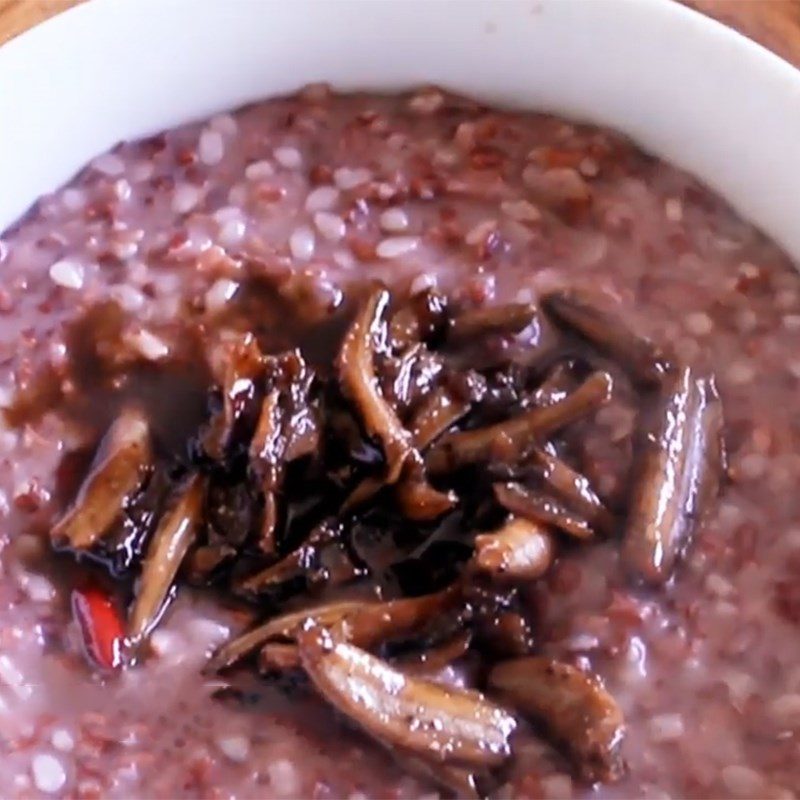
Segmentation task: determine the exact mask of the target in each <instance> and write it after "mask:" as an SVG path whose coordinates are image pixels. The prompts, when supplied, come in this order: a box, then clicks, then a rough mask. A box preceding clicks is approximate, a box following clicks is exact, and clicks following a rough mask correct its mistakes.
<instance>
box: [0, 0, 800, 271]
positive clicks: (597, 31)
mask: <svg viewBox="0 0 800 800" xmlns="http://www.w3.org/2000/svg"><path fill="white" fill-rule="evenodd" d="M226 6H227V8H226ZM363 7H364V6H363V3H362V2H360V0H293V2H292V3H289V4H287V3H285V2H282V0H259V2H258V3H242V4H220V3H217V2H215V0H93V1H92V2H88V3H84V4H81V5H78V6H75V7H72V8H70V9H68V10H66V11H64V12H62V13H60V14H58V15H56V16H55V17H52V18H50V19H48V20H46V21H45V22H43V23H41V24H40V25H38V26H35V27H34V28H32V29H30V30H29V31H27V32H25V33H23V34H21V35H19V36H18V37H16V38H14V39H12V40H11V41H9V42H8V43H6V44H5V45H3V46H2V47H0V96H2V97H4V104H5V106H6V113H5V115H4V118H5V121H3V120H2V119H0V181H2V183H3V185H4V186H5V187H6V190H5V191H4V192H3V193H2V194H1V195H0V229H2V228H3V227H5V225H6V224H8V223H11V222H13V221H14V220H15V219H16V218H18V217H19V216H20V215H21V214H22V213H23V212H24V211H25V210H26V208H27V207H29V205H30V204H31V203H32V202H33V201H34V200H35V199H36V198H37V197H38V196H40V195H42V194H45V193H47V192H48V191H52V190H53V189H54V188H55V187H57V186H58V185H60V184H61V183H63V182H64V181H65V180H66V179H68V178H69V177H70V176H71V175H72V174H73V173H74V171H75V170H76V169H77V168H79V167H80V166H81V165H82V164H84V163H86V161H88V160H89V159H90V158H91V157H92V156H93V155H95V154H97V153H98V152H102V151H103V150H104V149H106V148H108V147H110V146H111V145H113V144H114V143H115V142H116V141H117V140H119V139H121V138H128V137H133V136H139V135H143V134H145V133H148V132H152V131H153V130H155V129H159V128H164V127H169V126H171V125H176V124H180V123H182V122H186V121H188V120H190V119H193V118H197V117H199V116H202V115H204V114H206V113H209V112H212V111H216V110H222V109H223V108H226V107H233V106H236V105H239V104H241V103H243V102H247V101H250V100H254V99H257V98H258V97H264V96H269V95H271V94H276V93H283V92H285V91H287V90H289V89H290V88H297V87H298V86H299V85H301V84H302V83H304V82H306V80H307V78H309V77H315V76H317V77H328V76H327V75H325V74H324V72H325V69H324V68H323V65H324V64H327V65H328V67H329V72H330V76H329V77H332V78H333V81H332V82H333V83H334V85H335V86H336V87H337V88H339V87H340V88H343V89H345V90H346V89H351V88H356V87H359V88H382V89H386V90H391V89H397V88H401V87H408V86H410V85H412V84H414V83H419V82H422V81H424V80H425V76H426V75H428V74H430V78H429V80H430V81H431V82H438V83H443V84H444V85H445V86H446V87H447V88H454V89H456V90H459V91H466V92H467V93H470V94H474V95H476V96H478V97H479V98H481V99H486V100H488V101H490V102H497V103H499V104H501V105H517V106H521V107H526V108H528V107H533V108H536V109H541V110H545V111H552V112H555V113H558V114H562V115H564V116H567V117H572V118H579V119H583V120H587V121H591V122H595V123H597V124H600V125H610V126H611V127H613V128H616V129H618V130H621V131H622V132H623V133H625V134H627V135H629V136H631V138H633V139H634V141H636V142H637V144H640V145H641V146H643V147H644V149H646V150H648V151H650V152H652V153H654V154H655V155H657V156H659V157H661V158H663V159H665V160H667V161H669V162H671V163H674V164H676V165H677V166H680V167H683V168H685V169H687V170H688V171H689V172H692V173H693V174H695V175H697V176H698V177H699V178H700V179H701V180H703V181H704V182H705V183H707V184H708V185H710V186H711V188H712V189H714V190H715V191H716V192H718V193H719V194H721V195H722V196H723V197H724V198H726V199H727V200H729V201H730V202H732V204H733V205H734V206H735V207H736V209H737V210H738V211H739V212H740V213H741V214H742V215H743V216H745V217H746V218H748V219H750V220H752V221H753V222H755V223H756V225H758V226H759V227H761V228H762V229H763V230H764V231H765V232H766V233H767V234H768V235H770V236H771V237H772V238H774V239H776V240H777V241H778V242H779V243H780V244H781V245H783V246H784V247H785V248H786V249H787V251H788V252H789V253H790V255H792V256H793V257H794V258H795V260H796V261H798V262H800V226H797V225H796V224H795V220H796V219H797V218H798V216H800V194H798V193H797V192H796V186H797V185H798V184H800V114H798V113H797V108H800V70H797V69H795V68H794V67H792V66H791V65H790V64H789V63H788V62H786V61H784V60H783V59H781V58H780V57H779V56H777V55H775V54H774V53H772V52H771V51H769V50H767V49H766V48H764V47H762V46H761V45H759V44H757V43H756V42H753V41H752V40H750V39H748V38H747V37H745V36H743V35H742V34H740V33H739V32H737V31H735V30H733V29H732V28H729V27H727V26H725V25H723V24H722V23H720V22H718V21H716V20H714V19H712V18H710V17H707V16H705V15H703V14H701V13H699V12H697V11H695V10H694V9H691V8H688V7H686V6H683V5H681V4H679V3H677V2H674V0H637V2H635V3H633V2H630V1H629V0H604V2H603V3H599V2H598V3H588V2H581V3H579V2H566V0H504V2H502V3H497V2H491V0H448V2H447V3H445V2H430V0H383V1H382V2H381V3H377V4H373V5H371V6H370V14H369V15H365V14H363ZM188 8H191V14H190V15H189V17H187V15H186V12H187V9H188ZM309 19H316V20H317V24H316V25H310V26H309V25H307V21H308V20H309ZM258 23H268V24H266V25H264V26H263V27H261V26H260V25H259V24H258ZM293 37H294V38H293ZM436 37H440V39H441V38H446V39H448V42H447V44H448V46H447V47H445V48H442V47H441V46H440V44H441V42H440V40H439V39H436ZM348 41H349V42H350V45H347V47H345V48H343V43H345V44H346V43H347V42H348ZM287 42H289V44H291V43H297V44H302V43H305V44H306V45H307V47H306V49H305V50H304V51H303V55H304V58H303V59H301V60H298V59H297V58H296V55H295V57H294V58H292V55H291V53H290V52H289V51H288V50H286V47H287ZM387 42H388V43H389V44H391V45H392V46H397V47H398V48H400V49H399V50H397V52H396V53H395V54H394V57H393V54H392V53H391V52H390V51H391V47H387V46H386V43H387ZM353 43H355V44H357V45H358V46H357V47H353V46H352V45H353ZM213 45H216V47H214V46H213ZM308 45H310V46H311V47H312V48H313V47H316V48H317V49H318V50H319V52H317V50H313V49H310V48H309V46H308ZM204 47H205V51H204V52H203V48H204ZM470 47H472V48H477V52H479V53H485V54H488V56H489V58H487V59H485V60H484V61H483V63H481V64H480V65H475V64H474V63H472V62H474V61H476V60H477V59H474V58H472V57H471V54H467V53H465V52H463V51H464V50H465V49H467V48H470ZM402 48H406V50H403V49H402ZM292 52H293V51H292ZM473 52H474V51H473ZM143 54H144V57H143ZM411 54H413V58H409V57H408V56H409V55H411ZM344 55H346V58H345V57H344ZM281 59H282V60H281ZM326 59H327V60H326ZM306 61H308V62H311V63H310V65H309V64H306V63H305V62H306ZM151 62H152V63H151ZM534 62H535V69H533V70H532V69H531V65H532V64H534ZM476 66H480V68H481V69H482V71H483V73H485V74H482V73H479V72H478V70H477V69H476ZM426 67H429V68H428V69H426ZM215 69H217V70H218V72H217V73H215V72H214V70H215ZM315 69H316V70H317V71H316V72H315ZM459 70H460V71H459ZM504 70H505V71H504ZM320 73H323V74H320ZM365 75H370V76H372V77H370V78H369V79H367V80H365V79H364V76H365ZM377 75H379V76H380V77H379V78H375V76H377ZM576 76H577V79H576ZM442 78H444V80H442ZM523 78H524V80H523ZM226 81H228V82H229V85H225V86H223V85H222V84H223V83H225V82H226ZM182 85H183V86H185V87H186V88H185V90H184V91H181V87H182ZM261 86H263V89H262V90H261V91H259V90H258V88H259V87H261ZM120 87H121V88H122V95H124V96H122V97H120V92H119V89H120ZM201 87H205V88H206V90H207V91H206V94H205V95H203V97H202V99H201V97H200V95H199V92H200V91H201ZM126 92H127V95H126V94H125V93H126ZM31 98H35V101H32V100H31ZM82 114H83V115H85V116H81V115H82ZM90 117H91V121H92V122H93V123H94V124H93V125H91V124H90V122H89V120H90ZM53 118H55V121H56V124H55V125H54V124H53ZM9 120H11V122H9ZM58 136H60V137H61V139H60V141H59V140H58V138H57V137H58ZM56 144H58V147H56Z"/></svg>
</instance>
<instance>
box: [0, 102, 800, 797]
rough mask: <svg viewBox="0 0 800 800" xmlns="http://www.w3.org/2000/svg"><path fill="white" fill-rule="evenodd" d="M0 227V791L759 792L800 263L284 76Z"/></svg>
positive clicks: (773, 666) (591, 139)
mask: <svg viewBox="0 0 800 800" xmlns="http://www.w3.org/2000/svg"><path fill="white" fill-rule="evenodd" d="M0 268H2V270H3V276H4V281H3V285H2V287H0V314H1V317H0V349H2V371H1V372H0V395H1V399H2V405H3V407H4V425H3V428H2V430H1V431H0V451H1V455H2V465H0V489H1V490H2V491H1V492H0V500H2V503H1V504H0V513H2V516H3V533H2V537H1V538H0V548H2V556H1V557H0V564H1V566H2V570H1V571H0V603H2V607H3V610H4V611H3V613H4V619H5V625H4V626H3V630H2V647H0V746H1V747H2V751H1V752H2V755H0V763H2V767H3V769H2V770H0V795H2V796H3V797H31V796H60V797H76V798H96V797H131V796H147V797H159V798H173V797H209V798H217V797H218V798H226V797H242V798H244V797H287V798H288V797H314V798H328V797H330V798H334V797H336V798H338V797H348V798H353V800H355V798H364V797H397V798H402V797H419V796H437V795H438V794H445V795H446V794H451V793H453V792H455V793H456V794H469V793H472V795H473V796H474V795H475V794H476V793H478V794H480V793H484V792H487V791H488V792H490V793H491V794H492V795H493V796H498V797H542V798H569V797H595V796H596V797H604V798H625V797H632V796H637V797H644V798H653V799H654V800H655V798H668V797H695V798H702V797H739V798H749V797H759V798H792V797H795V796H796V793H797V792H798V787H800V635H798V626H800V584H798V577H799V576H798V573H799V572H800V500H798V499H797V496H796V494H795V492H794V488H795V485H796V483H797V480H798V478H799V477H800V421H799V420H800V418H799V417H798V415H797V412H796V410H795V401H796V398H797V396H798V389H800V278H799V277H798V275H797V274H796V272H795V270H794V268H793V266H792V265H791V263H790V262H789V260H788V258H787V257H786V256H785V255H784V254H783V253H781V252H780V250H779V249H778V248H776V247H775V246H774V245H773V244H771V243H770V242H768V241H766V240H765V239H764V237H763V236H762V235H761V234H759V233H758V232H757V231H756V230H755V229H754V228H753V227H752V226H750V225H748V224H746V223H744V222H742V221H741V220H740V219H738V218H737V217H736V215H735V214H734V213H733V212H732V211H731V209H730V208H728V207H727V206H726V204H725V203H724V202H723V201H721V200H719V199H718V198H716V197H715V196H714V195H713V194H711V193H710V192H709V191H708V190H707V189H705V188H704V187H702V186H700V185H699V184H698V183H697V182H696V181H695V180H693V179H692V178H690V177H689V176H687V175H685V174H684V173H682V172H680V171H678V170H676V169H674V168H672V167H670V166H667V165H665V164H663V163H661V162H659V161H657V160H655V159H653V158H652V157H649V156H647V155H645V154H642V153H641V152H640V151H638V150H637V149H636V148H635V147H634V146H633V145H631V144H630V143H629V142H627V141H626V140H624V139H622V138H621V137H619V136H617V135H615V134H613V133H610V132H608V131H605V130H600V129H597V128H593V127H589V126H582V125H574V124H570V123H567V122H564V121H562V120H559V119H555V118H552V117H548V116H542V115H534V114H521V113H512V112H505V111H503V112H501V111H495V110H492V109H488V108H486V107H483V106H480V105H478V104H476V103H473V102H471V101H468V100H464V99H461V98H456V97H453V96H450V95H447V94H445V93H442V92H440V91H438V90H436V89H425V90H420V91H418V92H415V93H413V94H409V95H405V96H398V97H378V96H371V95H349V96H339V95H335V94H333V93H331V92H330V91H329V90H328V89H327V88H326V87H323V86H312V87H308V88H307V89H305V90H303V91H302V92H301V93H300V94H298V95H296V96H293V97H289V98H282V99H275V100H270V101H267V102H263V103H259V104H256V105H253V106H249V107H246V108H243V109H241V110H239V111H237V112H235V113H233V114H230V115H228V114H226V115H220V116H216V117H214V118H212V119H210V120H207V121H205V122H203V123H200V124H192V125H188V126H185V127H181V128H177V129H175V130H172V131H169V132H167V133H165V134H161V135H158V136H154V137H151V138H149V139H146V140H142V141H137V142H131V143H122V144H120V145H119V146H117V147H116V148H115V149H114V150H113V151H111V152H109V153H106V154H103V155H101V156H99V157H98V158H96V159H95V160H94V161H93V162H91V164H89V165H88V166H87V167H86V168H85V169H84V170H83V171H82V172H81V173H80V174H79V175H78V176H76V178H75V179H74V180H73V181H72V182H71V183H70V184H69V185H68V186H66V187H64V188H63V189H60V190H59V191H57V192H55V193H53V194H51V195H47V196H45V197H43V198H41V199H40V200H39V201H38V203H37V204H36V206H35V207H34V208H33V209H32V210H31V211H30V212H29V213H28V214H27V215H26V217H25V218H24V219H22V220H21V221H20V222H18V223H17V224H16V225H15V226H13V227H12V228H11V229H9V230H8V231H6V232H5V234H3V236H2V238H0ZM722 408H724V423H723V422H722V417H721V414H720V410H721V409H722ZM423 411H424V412H425V413H424V414H423V413H422V412H423ZM423 423H424V424H423ZM720 434H721V436H720ZM720 438H721V439H722V443H721V442H720ZM343 443H344V446H342V444H343ZM723 443H724V447H723V446H722V444H723ZM319 453H322V455H321V456H320V455H319ZM320 464H322V466H320ZM254 484H255V485H256V486H257V491H255V490H254V489H253V485H254ZM167 496H169V502H167V501H166V500H165V498H166V497H167ZM254 498H255V499H254ZM387 509H388V510H387ZM509 513H510V516H509ZM387 542H390V546H388V545H387ZM392 603H394V604H395V605H391V606H390V605H389V604H392ZM335 604H339V605H338V609H336V608H335V609H334V612H335V613H334V612H331V606H332V605H335ZM342 604H349V605H347V608H346V610H345V611H342ZM398 604H405V605H398ZM310 605H317V606H319V605H322V607H323V608H327V612H325V613H322V612H319V613H317V614H316V616H314V615H312V614H311V613H309V612H307V611H303V609H307V608H308V607H309V606H310ZM375 609H377V612H376V611H375ZM398 609H399V610H398ZM298 611H299V613H294V612H298ZM287 618H288V621H287ZM276 620H277V622H276ZM264 623H266V624H267V626H269V625H270V624H271V625H272V627H271V628H270V629H269V630H268V631H267V632H266V633H265V632H264V630H263V625H264ZM381 626H383V628H382V627H381ZM384 628H385V630H383V629H384ZM362 629H363V630H362ZM252 630H255V631H260V633H257V634H256V635H255V638H254V639H253V637H251V639H250V640H249V643H248V640H246V639H245V643H244V644H243V643H242V638H241V636H242V634H244V635H245V637H246V636H247V635H248V633H249V632H250V631H252ZM382 630H383V632H382V633H381V631H382ZM209 659H211V660H210V661H209ZM383 659H385V660H383ZM555 684H558V686H556V685H555ZM392 686H393V687H395V688H394V689H391V691H390V690H389V689H387V688H386V687H392ZM537 686H538V687H539V688H540V691H539V692H538V694H537V692H536V691H535V690H534V688H532V687H537ZM565 686H566V688H564V687H565ZM381 687H382V688H381ZM398 687H400V688H398ZM541 687H544V688H541ZM559 687H560V688H559ZM473 688H477V689H480V690H481V692H482V694H480V695H479V694H477V693H476V692H473V691H471V690H472V689H473ZM558 692H564V693H565V694H564V696H563V697H562V696H561V695H557V693H558ZM556 695H557V696H556ZM420 697H422V698H424V699H425V702H422V701H420V700H419V698H420ZM354 698H355V699H354ZM364 698H366V699H364ZM376 698H377V699H376ZM564 703H566V704H567V705H566V706H565V705H564ZM370 704H372V706H370ZM570 704H571V705H570ZM356 706H357V707H356ZM366 706H370V707H371V708H372V710H371V711H370V710H369V709H367V710H365V708H366ZM570 708H571V709H572V711H571V712H570V711H569V710H568V709H570ZM576 708H577V710H576ZM409 709H412V710H411V711H409ZM570 713H571V714H572V715H573V716H572V721H573V723H574V724H572V725H570V724H569V720H570ZM576 715H577V716H576ZM576 719H577V720H578V721H577V722H575V720H576ZM403 720H406V723H403ZM442 732H444V733H442ZM469 776H472V777H469Z"/></svg>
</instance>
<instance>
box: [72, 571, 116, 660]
mask: <svg viewBox="0 0 800 800" xmlns="http://www.w3.org/2000/svg"><path fill="white" fill-rule="evenodd" d="M72 614H73V616H74V617H75V620H76V621H77V623H78V627H79V628H80V631H81V638H82V639H83V646H84V648H85V650H86V655H87V656H88V658H89V660H90V661H92V662H93V663H94V664H95V665H97V666H99V667H101V668H102V669H106V670H114V669H118V668H119V667H121V666H122V643H123V639H124V635H125V634H124V627H123V624H122V618H121V617H120V614H119V610H118V609H117V607H116V605H115V604H114V601H113V600H112V599H111V597H109V595H108V594H107V593H106V592H105V591H103V590H102V589H100V588H98V587H96V586H88V587H84V588H82V589H74V590H73V592H72Z"/></svg>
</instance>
